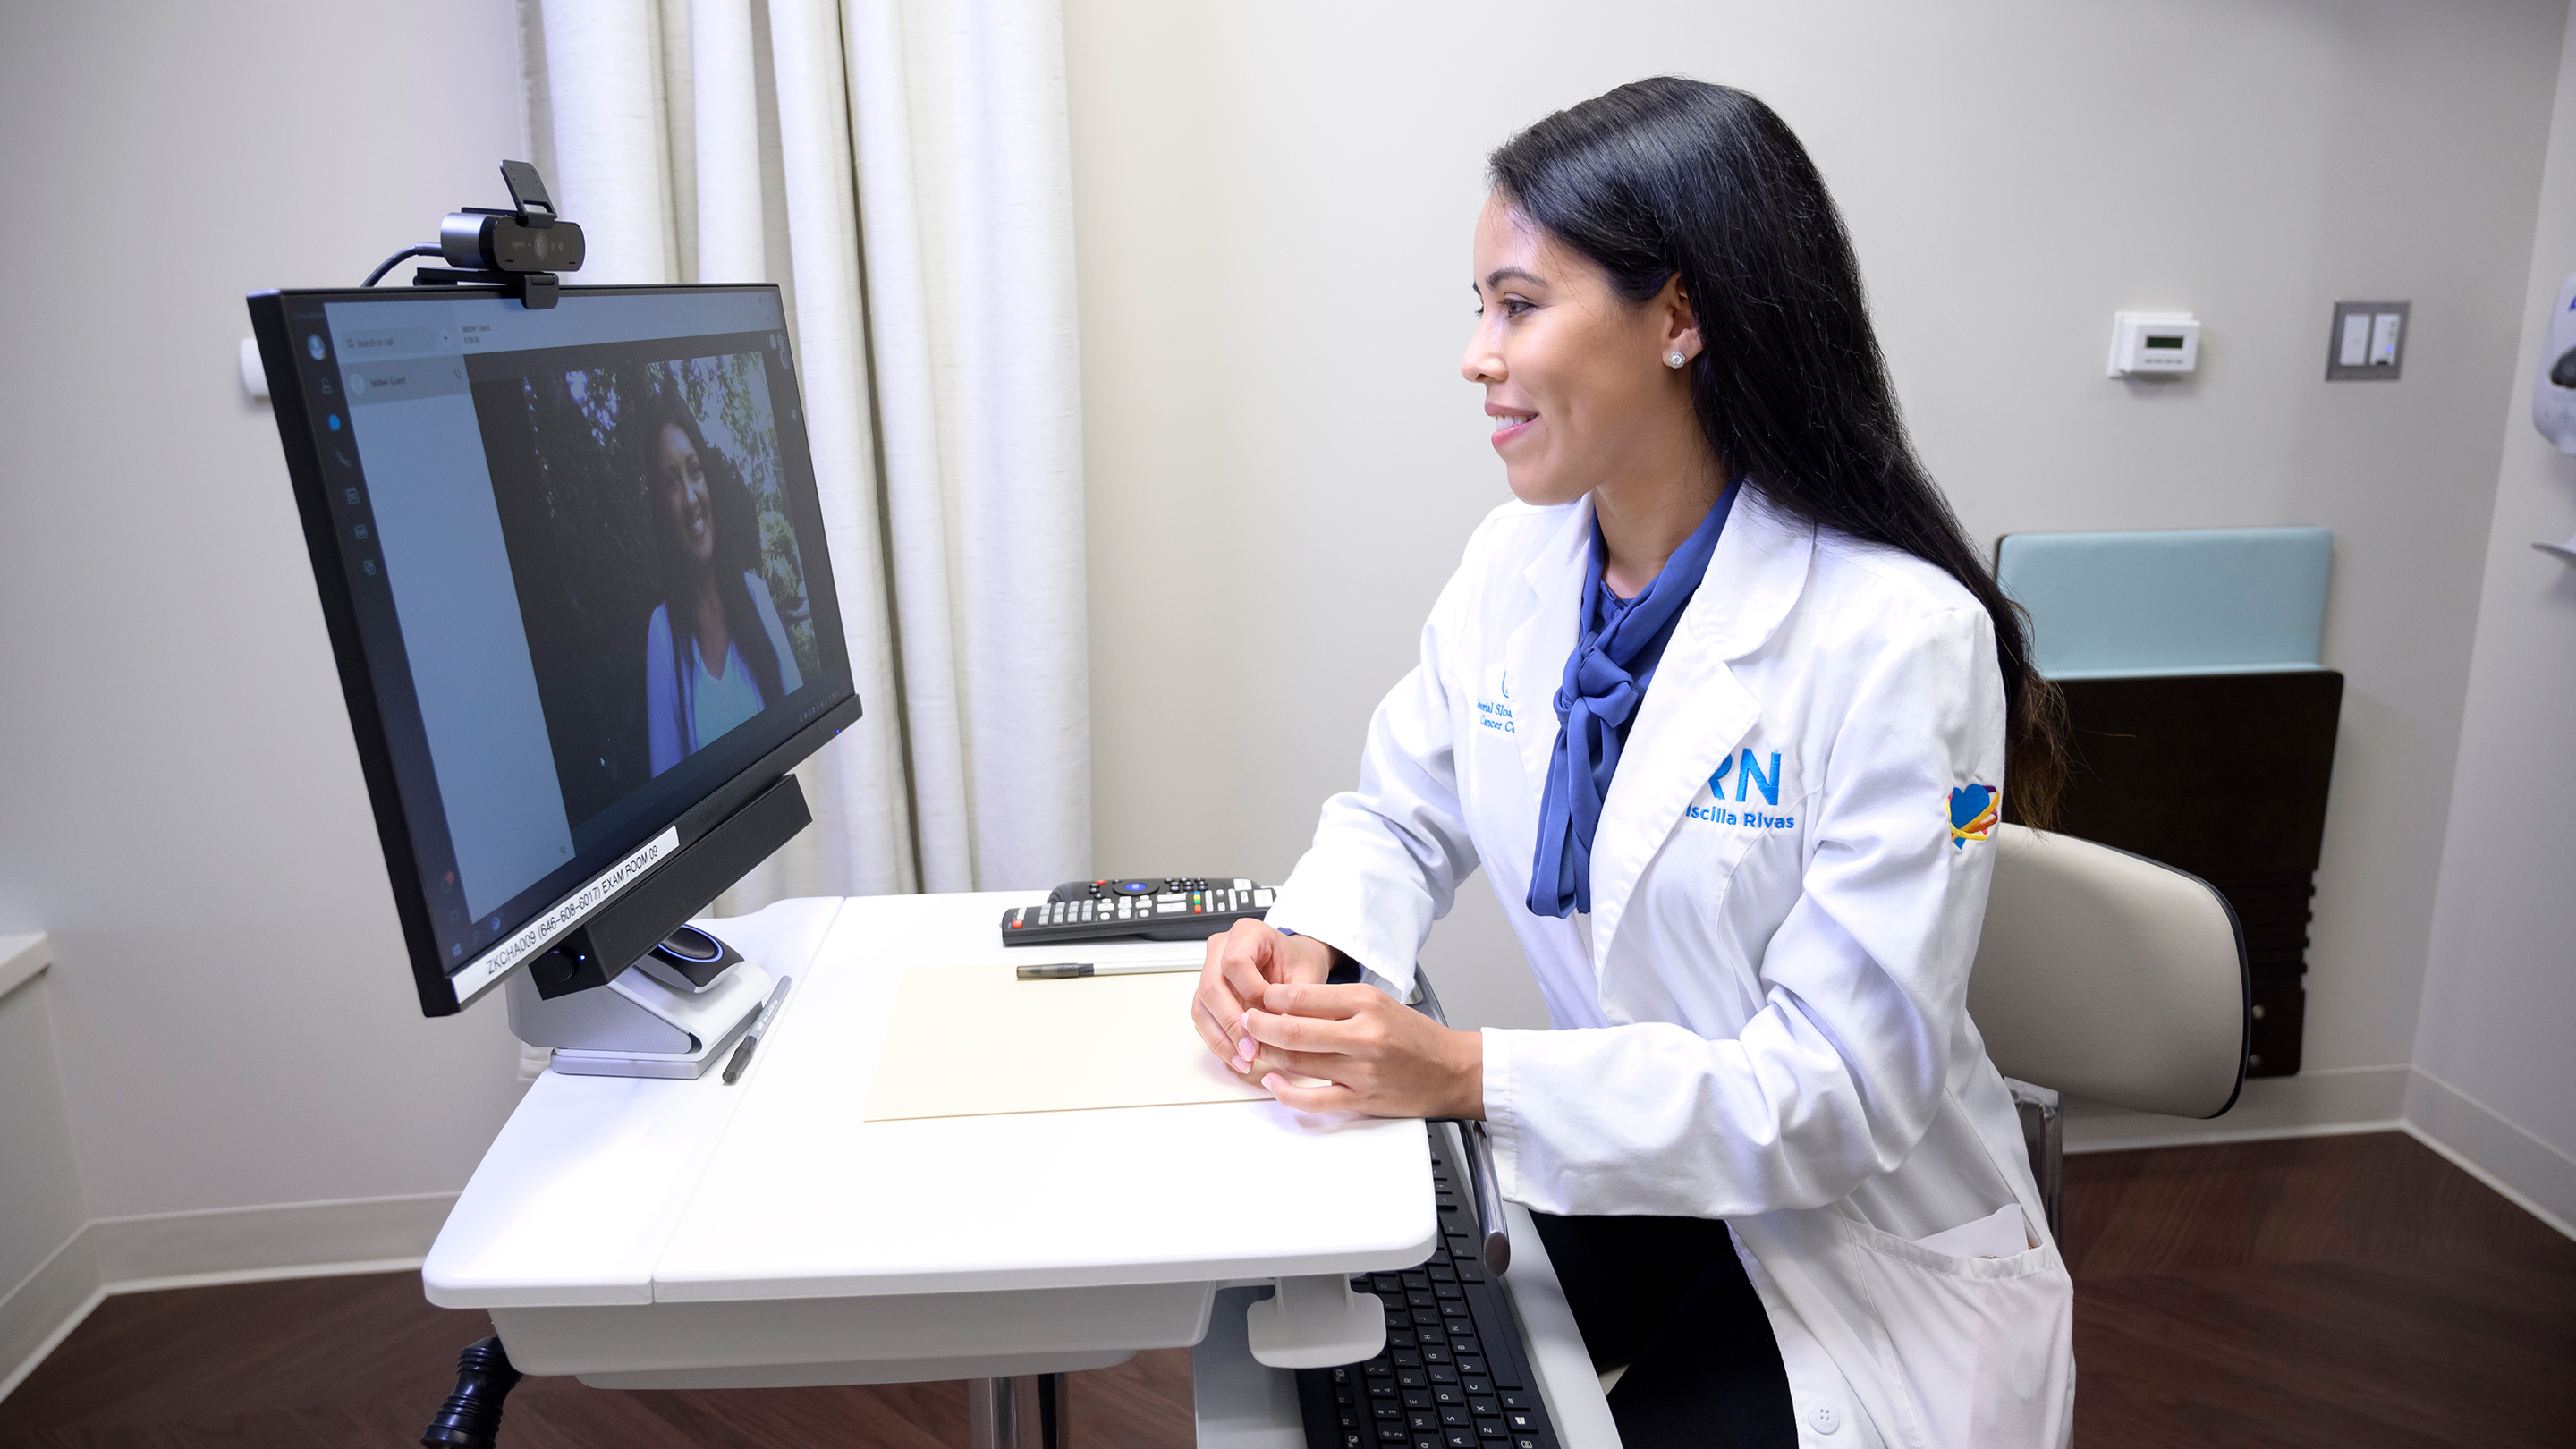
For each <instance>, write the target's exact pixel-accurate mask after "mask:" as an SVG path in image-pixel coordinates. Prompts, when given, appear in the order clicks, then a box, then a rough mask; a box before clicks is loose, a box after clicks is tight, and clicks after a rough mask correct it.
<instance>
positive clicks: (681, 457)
mask: <svg viewBox="0 0 2576 1449" xmlns="http://www.w3.org/2000/svg"><path fill="white" fill-rule="evenodd" d="M656 466H657V467H658V468H659V469H660V472H661V478H662V510H663V514H664V517H665V519H666V521H668V522H669V524H670V525H671V534H672V536H673V537H675V538H677V539H678V540H679V541H680V549H681V551H682V552H684V553H686V554H687V555H688V556H689V558H690V560H691V561H692V562H694V563H699V564H705V563H709V562H711V561H713V560H714V558H715V556H716V516H715V508H714V506H713V505H712V503H711V502H710V501H709V499H708V498H707V469H706V465H705V464H704V463H702V462H700V461H699V459H698V450H697V447H696V445H694V444H692V443H691V442H690V441H689V435H688V433H687V432H686V431H684V430H683V429H682V428H681V427H680V425H679V424H677V423H666V424H664V425H663V428H662V448H661V456H660V458H659V459H657V460H656Z"/></svg>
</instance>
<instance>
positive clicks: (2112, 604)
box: [1996, 528, 2334, 679]
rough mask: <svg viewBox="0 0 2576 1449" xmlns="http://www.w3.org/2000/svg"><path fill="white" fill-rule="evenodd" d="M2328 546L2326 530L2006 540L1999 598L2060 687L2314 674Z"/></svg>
mask: <svg viewBox="0 0 2576 1449" xmlns="http://www.w3.org/2000/svg"><path fill="white" fill-rule="evenodd" d="M2333 558H2334V535H2333V533H2332V532H2330V531H2329V530H2326V529H2322V528H2190V529H2171V530H2159V531H2147V532H2134V533H2013V534H2006V535H2005V536H2004V539H2003V543H2002V546H2001V547H2000V548H1999V549H1998V550H1997V567H1996V573H1997V575H1998V577H1999V578H2000V579H2001V581H2002V583H2003V588H2004V592H2005V593H2007V594H2009V595H2011V596H2012V598H2013V599H2014V601H2015V602H2017V603H2019V604H2020V605H2021V606H2022V607H2023V608H2025V609H2028V610H2029V611H2030V618H2031V632H2032V636H2033V637H2032V650H2031V658H2032V662H2033V663H2034V664H2035V665H2036V666H2037V667H2038V669H2039V672H2040V673H2042V674H2045V675H2048V676H2050V677H2051V678H2056V679H2098V678H2106V677H2111V676H2117V675H2135V674H2209V673H2225V672H2253V671H2266V670H2281V669H2314V668H2316V667H2317V642H2318V639H2319V636H2321V635H2322V634H2323V633H2324V632H2325V618H2326V575H2327V570H2328V567H2329V565H2330V564H2331V563H2332V561H2333Z"/></svg>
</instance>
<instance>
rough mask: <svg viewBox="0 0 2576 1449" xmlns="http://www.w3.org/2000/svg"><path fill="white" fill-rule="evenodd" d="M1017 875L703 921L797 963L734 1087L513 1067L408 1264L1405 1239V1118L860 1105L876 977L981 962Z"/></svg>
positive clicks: (892, 978)
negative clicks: (938, 892)
mask: <svg viewBox="0 0 2576 1449" xmlns="http://www.w3.org/2000/svg"><path fill="white" fill-rule="evenodd" d="M1028 897H1029V893H1027V892H1009V893H989V894H980V895H950V896H866V897H851V898H849V899H847V900H839V899H816V900H799V901H782V902H780V903H778V904H777V905H774V906H771V907H770V908H769V909H767V910H765V911H761V912H759V913H757V914H755V915H751V916H742V917H735V918H732V919H729V920H725V921H721V922H710V923H708V924H709V925H710V926H711V927H712V928H713V929H715V930H716V931H718V932H719V933H720V934H721V935H723V936H724V938H725V939H726V940H728V941H730V942H732V943H733V944H734V945H735V946H736V947H737V948H738V949H740V950H741V951H742V952H743V954H744V955H746V956H748V957H750V958H751V959H752V960H754V961H757V962H759V963H761V964H762V965H763V966H765V967H767V968H768V969H769V970H770V971H771V972H772V973H774V974H786V975H791V976H793V977H795V978H796V984H795V987H794V989H793V991H792V992H791V993H790V995H789V998H788V1001H787V1003H786V1005H785V1006H784V1007H783V1008H782V1009H781V1011H780V1013H779V1017H778V1020H777V1022H776V1023H775V1024H774V1025H773V1026H772V1028H771V1030H770V1034H769V1038H768V1040H767V1041H766V1042H764V1043H763V1045H762V1046H761V1047H760V1049H759V1050H758V1052H757V1053H756V1054H755V1055H754V1057H753V1059H752V1063H751V1066H750V1068H749V1070H748V1071H746V1072H745V1073H744V1075H743V1077H742V1079H741V1081H740V1082H738V1083H737V1084H736V1085H734V1086H732V1087H727V1086H725V1085H724V1083H723V1081H722V1079H721V1077H720V1075H718V1074H715V1073H710V1074H708V1075H707V1076H705V1077H702V1078H700V1079H698V1080H697V1081H694V1082H673V1081H655V1080H645V1079H630V1078H611V1077H567V1076H559V1075H557V1074H555V1073H553V1072H547V1073H545V1074H544V1075H543V1076H541V1077H539V1078H538V1079H537V1081H536V1083H535V1084H534V1085H533V1086H531V1087H530V1088H529V1091H528V1095H527V1097H526V1099H525V1100H524V1101H522V1102H521V1103H520V1106H519V1109H518V1111H517V1112H515V1113H514V1114H512V1116H511V1118H510V1121H509V1123H508V1125H507V1126H505V1127H504V1128H503V1129H502V1132H501V1135H500V1137H499V1139H497V1140H496V1141H495V1142H494V1143H493V1144H492V1147H491V1150H490V1151H489V1152H488V1153H487V1154H486V1155H485V1156H484V1159H483V1162H482V1165H481V1166H480V1167H478V1168H477V1169H476V1170H475V1174H474V1179H473V1181H472V1182H471V1183H470V1184H468V1185H467V1187H466V1189H465V1193H464V1196H463V1197H462V1198H461V1199H459V1201H458V1202H457V1205H456V1208H455V1211H454V1212H453V1213H452V1214H451V1215H450V1216H449V1218H448V1220H447V1225H446V1227H445V1229H444V1230H443V1231H441V1233H440V1234H439V1238H438V1243H437V1245H436V1246H435V1247H434V1248H432V1250H431V1251H430V1255H429V1259H428V1261H427V1263H426V1264H425V1265H424V1266H423V1268H422V1270H421V1276H422V1279H423V1281H424V1283H425V1284H426V1286H427V1288H428V1293H429V1298H430V1301H431V1302H433V1303H437V1304H440V1305H442V1306H444V1307H449V1308H533V1307H580V1306H590V1305H598V1306H607V1305H620V1304H646V1303H680V1302H718V1301H740V1300H776V1299H792V1298H850V1297H864V1296H869V1295H879V1294H911V1293H951V1292H966V1291H978V1290H993V1289H1038V1288H1074V1287H1092V1286H1105V1285H1113V1284H1143V1283H1187V1282H1202V1283H1223V1282H1228V1281H1236V1280H1243V1279H1262V1278H1271V1277H1276V1276H1281V1275H1286V1274H1299V1273H1337V1272H1354V1271H1361V1270H1367V1269H1387V1268H1395V1267H1400V1266H1404V1265H1407V1264H1411V1263H1415V1262H1419V1261H1421V1259H1422V1258H1423V1257H1424V1256H1425V1255H1427V1254H1428V1253H1429V1252H1430V1251H1431V1248H1432V1245H1433V1241H1434V1238H1435V1236H1436V1234H1437V1232H1438V1226H1437V1222H1436V1220H1435V1218H1434V1215H1433V1209H1432V1201H1431V1193H1430V1191H1429V1188H1430V1157H1429V1153H1428V1151H1427V1150H1426V1147H1425V1144H1424V1141H1423V1135H1422V1129H1421V1126H1420V1124H1418V1123H1415V1122H1411V1121H1379V1120H1372V1119H1367V1118H1349V1117H1343V1116H1324V1117H1318V1116H1308V1115H1304V1114H1300V1113H1295V1112H1291V1111H1289V1110H1288V1109H1286V1108H1284V1107H1282V1106H1280V1105H1279V1104H1277V1103H1275V1102H1266V1101H1264V1102H1239V1103H1224V1104H1215V1105H1203V1106H1188V1107H1140V1108H1127V1109H1121V1110H1110V1111H1085V1112H1050V1113H1044V1114H1036V1115H1028V1116H999V1117H961V1118H946V1119H933V1120H922V1121H902V1122H873V1123H872V1122H866V1121H863V1120H862V1116H863V1112H864V1109H865V1106H866V1101H867V1093H868V1089H869V1086H870V1083H871V1082H872V1080H873V1079H874V1076H875V1072H876V1062H877V1055H878V1049H879V1047H880V1045H881V1042H882V1032H883V1023H884V1021H885V1017H886V1011H887V1008H888V1006H889V1004H890V1003H891V1002H892V1001H893V998H894V991H895V985H896V983H897V981H898V980H900V978H901V977H902V975H903V973H904V972H905V971H907V970H910V969H911V968H913V967H916V966H957V965H969V964H976V963H1004V962H1008V961H1010V960H1011V959H1013V958H1012V956H1011V955H1010V953H1008V952H1006V951H1004V950H1003V948H1002V947H1001V946H1000V945H999V944H998V942H997V941H996V940H995V928H994V922H995V921H996V920H997V919H999V917H1000V915H1001V912H1002V909H1003V907H1005V906H1006V905H1011V904H1018V903H1024V902H1025V901H1026V900H1027V899H1028Z"/></svg>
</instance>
